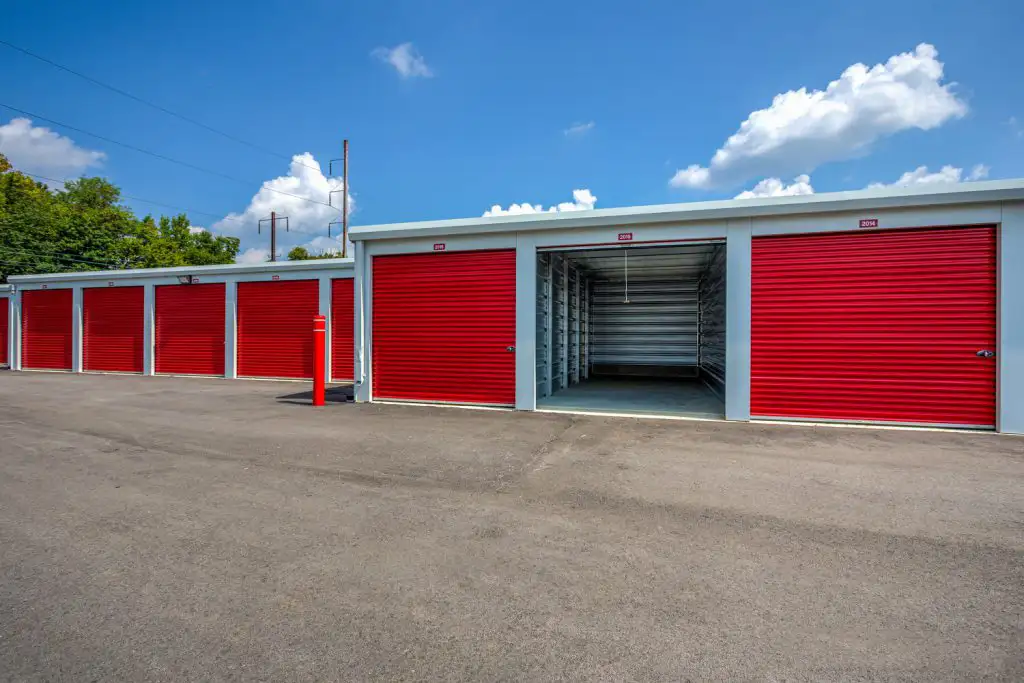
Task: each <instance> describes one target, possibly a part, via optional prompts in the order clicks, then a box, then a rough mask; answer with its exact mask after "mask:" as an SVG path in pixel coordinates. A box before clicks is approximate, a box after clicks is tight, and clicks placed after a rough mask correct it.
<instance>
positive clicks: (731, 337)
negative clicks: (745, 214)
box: [725, 219, 751, 420]
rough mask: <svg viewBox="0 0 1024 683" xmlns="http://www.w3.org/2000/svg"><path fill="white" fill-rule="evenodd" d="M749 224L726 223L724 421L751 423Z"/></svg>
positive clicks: (741, 221) (742, 222) (746, 220)
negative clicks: (746, 421) (745, 421)
mask: <svg viewBox="0 0 1024 683" xmlns="http://www.w3.org/2000/svg"><path fill="white" fill-rule="evenodd" d="M750 234H751V231H750V220H749V219H737V220H731V221H729V226H728V228H727V236H726V253H725V300H726V304H725V306H726V311H725V319H726V320H725V417H726V419H728V420H749V419H750V278H751V273H750V268H751V243H750Z"/></svg>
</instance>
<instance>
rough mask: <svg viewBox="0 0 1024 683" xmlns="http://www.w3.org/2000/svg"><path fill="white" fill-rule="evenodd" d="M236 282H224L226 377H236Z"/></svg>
mask: <svg viewBox="0 0 1024 683" xmlns="http://www.w3.org/2000/svg"><path fill="white" fill-rule="evenodd" d="M237 309H238V283H236V282H234V281H233V280H232V281H228V282H225V283H224V376H225V377H227V378H228V379H235V378H236V377H238V363H237V362H236V360H237V358H238V353H237V346H238V345H237V341H238V325H237V314H236V311H237Z"/></svg>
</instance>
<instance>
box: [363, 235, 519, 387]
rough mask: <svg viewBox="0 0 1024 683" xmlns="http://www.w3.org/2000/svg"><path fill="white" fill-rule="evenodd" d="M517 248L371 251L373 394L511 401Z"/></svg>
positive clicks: (514, 364)
mask: <svg viewBox="0 0 1024 683" xmlns="http://www.w3.org/2000/svg"><path fill="white" fill-rule="evenodd" d="M515 340H516V253H515V251H514V250H511V249H510V250H502V251H475V252H440V253H427V254H404V255H398V256H376V257H374V258H373V396H374V398H385V399H387V398H391V399H410V400H421V401H451V402H456V403H480V404H497V405H512V404H514V403H515V400H516V378H515V375H516V355H515V343H516V341H515Z"/></svg>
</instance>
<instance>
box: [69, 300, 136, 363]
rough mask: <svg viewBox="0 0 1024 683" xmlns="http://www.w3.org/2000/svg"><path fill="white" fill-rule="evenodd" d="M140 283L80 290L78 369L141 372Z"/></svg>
mask: <svg viewBox="0 0 1024 683" xmlns="http://www.w3.org/2000/svg"><path fill="white" fill-rule="evenodd" d="M143 297H144V291H143V288H142V287H137V286H136V287H86V288H84V289H83V290H82V369H83V370H85V371H91V372H142V356H143V341H142V335H143V327H144V323H143V320H144V302H143Z"/></svg>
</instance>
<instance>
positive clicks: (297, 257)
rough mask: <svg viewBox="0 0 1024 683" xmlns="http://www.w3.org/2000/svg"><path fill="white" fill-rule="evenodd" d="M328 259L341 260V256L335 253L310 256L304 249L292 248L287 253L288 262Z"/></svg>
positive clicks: (327, 252) (328, 252)
mask: <svg viewBox="0 0 1024 683" xmlns="http://www.w3.org/2000/svg"><path fill="white" fill-rule="evenodd" d="M329 258H341V254H339V253H338V252H336V251H325V252H323V253H322V254H311V253H309V250H308V249H306V248H305V247H293V248H292V250H291V251H289V252H288V260H289V261H315V260H319V259H329Z"/></svg>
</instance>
